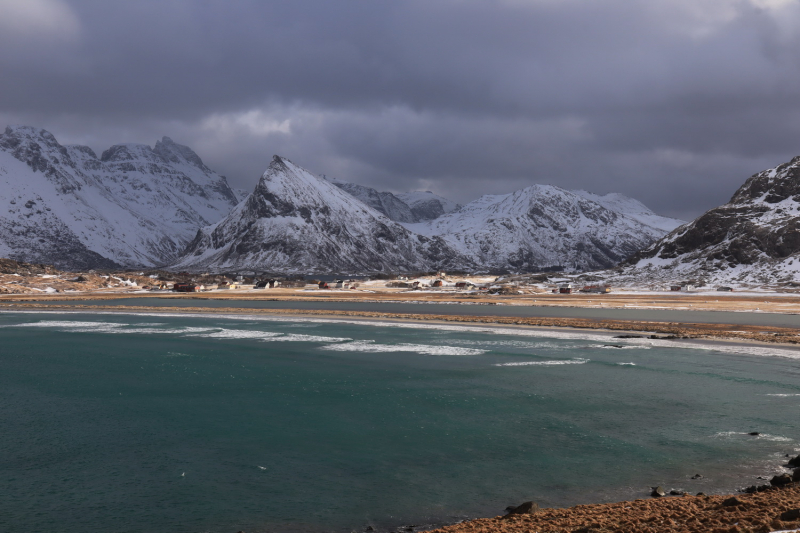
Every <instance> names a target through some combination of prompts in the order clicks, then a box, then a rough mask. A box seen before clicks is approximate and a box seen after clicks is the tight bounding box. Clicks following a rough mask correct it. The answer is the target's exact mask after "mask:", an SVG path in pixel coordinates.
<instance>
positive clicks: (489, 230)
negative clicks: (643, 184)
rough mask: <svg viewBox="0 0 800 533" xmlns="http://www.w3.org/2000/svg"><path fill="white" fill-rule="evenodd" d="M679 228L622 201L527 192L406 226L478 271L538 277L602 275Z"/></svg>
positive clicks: (554, 190)
mask: <svg viewBox="0 0 800 533" xmlns="http://www.w3.org/2000/svg"><path fill="white" fill-rule="evenodd" d="M681 223H682V221H680V220H675V219H668V218H665V217H659V216H658V215H656V214H655V213H653V212H652V211H650V210H649V209H647V208H646V207H645V206H644V205H642V204H641V203H640V202H638V201H636V200H633V199H631V198H627V197H625V196H622V195H620V194H610V195H606V196H597V195H594V194H591V193H587V192H585V191H578V192H570V191H566V190H564V189H561V188H559V187H554V186H552V185H533V186H531V187H526V188H525V189H522V190H519V191H516V192H513V193H511V194H504V195H487V196H482V197H481V198H479V199H477V200H475V201H474V202H470V203H469V204H467V205H465V206H463V207H461V208H460V209H458V210H455V211H451V212H450V213H447V214H444V215H442V216H440V217H439V218H436V219H434V220H431V221H428V222H424V223H418V224H405V226H406V227H407V228H408V229H410V230H411V231H414V232H416V233H419V234H422V235H427V236H431V237H432V236H440V237H442V238H443V239H444V240H445V241H447V242H448V243H449V244H450V245H452V246H453V248H455V249H456V250H458V251H459V252H461V253H462V254H463V255H465V256H467V257H470V258H472V260H473V261H474V262H475V263H476V264H479V265H481V267H482V268H485V269H489V270H512V271H536V270H546V269H564V270H594V269H599V268H608V267H610V266H613V265H615V264H617V263H619V262H620V261H621V260H623V259H625V258H626V257H628V256H630V255H632V254H634V253H635V252H637V251H639V250H641V249H642V248H644V247H646V246H648V245H650V244H652V243H653V241H655V240H656V239H658V238H660V237H661V236H663V235H664V234H665V233H666V232H667V231H669V230H670V229H674V228H675V227H677V226H679V225H680V224H681Z"/></svg>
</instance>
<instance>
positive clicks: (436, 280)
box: [431, 279, 444, 287]
mask: <svg viewBox="0 0 800 533" xmlns="http://www.w3.org/2000/svg"><path fill="white" fill-rule="evenodd" d="M442 285H444V283H443V282H442V280H440V279H435V280H433V283H431V287H441V286H442Z"/></svg>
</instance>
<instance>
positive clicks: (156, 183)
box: [0, 126, 238, 269]
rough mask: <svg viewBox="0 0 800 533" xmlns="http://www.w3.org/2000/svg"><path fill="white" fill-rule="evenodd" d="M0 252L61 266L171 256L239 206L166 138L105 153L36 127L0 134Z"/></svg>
mask: <svg viewBox="0 0 800 533" xmlns="http://www.w3.org/2000/svg"><path fill="white" fill-rule="evenodd" d="M0 202H3V203H4V204H5V209H0V257H10V258H13V259H18V260H23V261H28V262H40V263H51V264H54V265H56V266H58V267H60V268H64V269H89V268H106V267H108V268H111V267H117V266H155V265H163V264H166V263H170V262H173V261H174V260H175V259H176V258H177V257H178V255H179V253H180V252H181V250H183V248H184V247H185V246H186V244H187V243H188V242H189V241H190V240H191V239H192V238H193V237H194V236H195V234H196V233H197V230H198V228H200V227H203V226H206V225H208V224H211V223H213V222H215V221H217V220H219V219H221V218H222V217H223V216H225V215H226V214H227V213H228V212H230V210H231V209H232V208H233V207H234V206H235V205H236V204H237V203H238V199H237V197H236V195H235V193H234V192H233V191H232V190H231V188H230V187H229V186H228V183H227V181H226V179H225V178H224V177H223V176H220V175H218V174H216V173H215V172H214V171H212V170H211V169H209V168H208V167H207V166H206V165H204V164H203V162H202V160H201V159H200V158H199V157H198V156H197V154H195V153H194V152H193V151H192V150H190V149H189V148H187V147H185V146H181V145H179V144H177V143H175V142H173V141H172V140H171V139H169V138H168V137H164V138H163V139H162V140H161V141H158V142H157V143H156V144H155V147H153V148H151V147H149V146H146V145H138V144H123V145H116V146H112V147H111V148H109V149H108V150H106V151H105V152H103V154H102V155H101V157H99V158H98V157H97V155H96V154H95V153H94V152H93V151H92V150H91V149H90V148H89V147H86V146H62V145H61V144H59V143H58V141H57V140H56V139H55V137H54V136H53V135H52V134H51V133H49V132H47V131H45V130H41V129H36V128H31V127H27V126H16V127H8V128H6V130H5V133H3V134H0Z"/></svg>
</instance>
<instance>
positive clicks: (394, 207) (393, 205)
mask: <svg viewBox="0 0 800 533" xmlns="http://www.w3.org/2000/svg"><path fill="white" fill-rule="evenodd" d="M330 183H332V184H333V185H336V186H337V187H339V188H340V189H342V190H343V191H345V192H347V193H348V194H350V195H352V196H354V197H355V198H357V199H358V200H359V201H361V202H362V203H364V204H366V205H368V206H370V207H371V208H372V209H374V210H375V211H377V212H379V213H382V214H384V215H386V216H387V217H389V218H390V219H392V220H394V221H395V222H409V223H411V222H419V219H418V218H417V217H416V216H415V215H414V213H412V212H411V208H410V207H409V206H408V205H407V204H406V203H405V202H403V201H402V200H400V199H398V198H397V197H396V196H395V195H394V194H392V193H390V192H378V191H377V190H375V189H373V188H372V187H366V186H364V185H358V184H355V183H347V182H344V181H338V180H330Z"/></svg>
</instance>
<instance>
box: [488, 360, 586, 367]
mask: <svg viewBox="0 0 800 533" xmlns="http://www.w3.org/2000/svg"><path fill="white" fill-rule="evenodd" d="M588 362H589V359H555V360H553V361H521V362H518V363H497V364H496V365H494V366H557V365H583V364H586V363H588Z"/></svg>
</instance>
